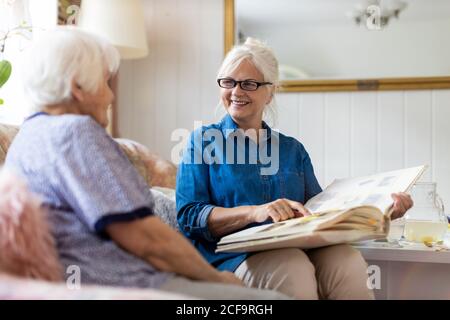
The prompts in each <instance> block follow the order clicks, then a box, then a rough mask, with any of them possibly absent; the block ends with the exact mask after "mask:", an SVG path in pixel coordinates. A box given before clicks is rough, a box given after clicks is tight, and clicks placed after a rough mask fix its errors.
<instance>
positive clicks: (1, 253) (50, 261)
mask: <svg viewBox="0 0 450 320" xmlns="http://www.w3.org/2000/svg"><path fill="white" fill-rule="evenodd" d="M45 217H46V212H45V210H44V209H43V208H42V207H41V201H40V200H39V199H38V198H37V197H36V196H35V195H34V194H32V193H31V192H29V191H28V189H27V187H26V185H25V183H24V182H23V181H22V180H21V179H19V178H18V177H17V176H14V175H13V174H12V173H10V172H7V171H6V170H5V169H2V170H1V172H0V272H3V273H7V274H11V275H16V276H20V277H26V278H33V279H41V280H47V281H62V279H63V272H62V266H61V265H60V262H59V259H58V253H57V250H56V246H55V241H54V239H53V236H52V234H51V231H50V227H49V225H48V219H46V218H45Z"/></svg>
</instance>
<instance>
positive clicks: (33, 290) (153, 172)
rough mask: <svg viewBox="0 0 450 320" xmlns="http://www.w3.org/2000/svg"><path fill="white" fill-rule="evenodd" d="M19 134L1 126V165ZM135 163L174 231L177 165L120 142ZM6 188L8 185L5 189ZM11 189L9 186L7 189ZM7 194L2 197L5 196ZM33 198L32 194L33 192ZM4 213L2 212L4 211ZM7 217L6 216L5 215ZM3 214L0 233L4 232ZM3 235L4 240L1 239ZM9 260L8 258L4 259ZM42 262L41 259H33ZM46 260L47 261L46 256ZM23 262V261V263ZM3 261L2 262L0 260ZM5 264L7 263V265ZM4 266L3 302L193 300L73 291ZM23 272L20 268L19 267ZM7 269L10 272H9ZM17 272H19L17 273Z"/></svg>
mask: <svg viewBox="0 0 450 320" xmlns="http://www.w3.org/2000/svg"><path fill="white" fill-rule="evenodd" d="M18 131H19V128H18V127H16V126H10V125H5V124H0V166H1V165H2V164H3V163H4V160H5V157H6V154H7V152H8V148H9V146H10V145H11V142H12V140H13V139H14V137H15V135H16V134H17V132H18ZM116 141H117V143H118V144H119V145H120V146H121V148H122V150H123V151H124V152H125V154H126V155H127V157H128V158H129V160H130V161H131V163H132V164H133V165H134V166H135V167H136V169H137V170H138V172H139V173H140V174H141V175H142V177H143V178H144V179H145V181H146V182H147V183H148V185H149V187H150V188H151V191H152V194H153V195H154V197H155V213H156V214H157V215H158V216H160V218H161V219H162V220H163V221H165V222H166V223H167V224H169V225H170V226H172V227H173V228H177V223H176V211H175V201H174V200H175V192H174V188H175V178H176V170H177V168H176V166H175V165H174V164H173V163H171V162H170V161H167V160H164V159H162V158H161V157H159V156H158V155H156V154H153V153H151V152H150V151H149V150H148V149H147V148H146V147H144V146H143V145H141V144H139V143H137V142H135V141H132V140H127V139H116ZM3 187H4V186H3ZM6 188H8V186H7V187H6ZM5 193H6V194H8V192H4V193H3V194H0V200H1V197H4V194H5ZM30 195H31V193H30ZM0 210H1V209H0ZM3 218H4V215H3ZM1 219H2V215H0V232H2V230H3V232H5V231H4V230H5V229H2V223H1V222H2V221H1ZM1 238H2V237H1V235H0V240H1ZM1 257H3V259H5V256H1ZM33 258H34V259H37V260H39V258H41V257H33ZM42 259H44V258H43V257H42ZM19 261H20V260H19ZM0 262H1V261H0ZM3 265H4V264H3ZM1 267H2V264H1V263H0V300H3V299H190V298H191V297H187V296H184V295H178V294H172V293H167V292H163V291H161V290H155V289H137V288H136V289H134V288H116V287H102V286H82V288H80V289H74V288H70V286H67V285H66V283H64V282H62V281H59V282H58V281H56V282H55V281H47V280H46V279H42V277H41V278H40V279H39V277H37V278H38V279H36V277H33V276H28V277H26V276H24V275H23V274H20V272H19V271H17V270H14V269H11V268H9V269H5V268H4V269H2V268H1ZM16 269H20V268H16ZM5 270H7V271H5ZM15 271H17V272H15Z"/></svg>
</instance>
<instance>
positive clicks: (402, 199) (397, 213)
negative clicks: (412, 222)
mask: <svg viewBox="0 0 450 320" xmlns="http://www.w3.org/2000/svg"><path fill="white" fill-rule="evenodd" d="M391 197H392V199H394V206H393V209H394V210H393V211H392V214H391V220H394V219H398V218H401V217H403V215H404V214H405V212H406V211H408V210H409V209H410V208H411V207H412V206H413V204H414V203H413V201H412V199H411V196H410V195H409V194H407V193H404V192H399V193H393V194H391Z"/></svg>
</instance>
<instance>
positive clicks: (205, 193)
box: [176, 115, 322, 271]
mask: <svg viewBox="0 0 450 320" xmlns="http://www.w3.org/2000/svg"><path fill="white" fill-rule="evenodd" d="M262 125H263V129H264V130H265V132H264V133H265V134H263V135H262V136H263V139H260V142H259V145H257V144H256V143H255V142H253V141H252V140H250V139H249V138H248V137H247V138H245V137H244V136H243V135H239V131H241V130H240V129H239V128H238V126H237V124H236V123H235V122H234V121H233V119H232V118H231V117H230V116H229V115H226V116H225V117H224V118H223V119H222V121H220V122H219V123H217V124H213V125H210V126H204V127H202V128H201V129H197V130H195V131H194V132H193V133H192V134H191V136H190V139H189V142H188V145H187V148H186V150H185V152H184V154H183V160H182V162H181V164H180V166H179V169H178V174H177V192H176V199H177V211H178V223H179V226H180V229H181V231H182V232H183V233H184V235H185V236H186V237H188V238H189V239H190V240H191V241H192V243H193V245H194V246H195V247H196V248H197V249H198V250H199V251H200V252H201V253H202V255H203V256H204V257H205V259H206V260H207V261H208V262H209V263H211V264H212V265H213V266H214V267H216V268H218V269H219V270H228V271H234V270H235V269H236V268H237V267H238V266H239V265H240V264H241V263H242V262H243V261H244V260H245V259H246V258H247V257H248V256H249V255H250V254H249V253H215V249H216V245H217V242H218V240H219V239H218V238H215V237H214V236H212V234H211V233H210V232H209V230H208V225H207V220H208V216H209V214H210V213H211V211H212V209H213V208H214V207H216V206H217V207H223V208H233V207H238V206H243V205H261V204H265V203H268V202H272V201H275V200H277V199H280V198H286V199H290V200H295V201H298V202H301V203H305V202H306V201H308V200H309V199H310V198H311V197H313V196H315V195H316V194H318V193H320V192H321V191H322V189H321V187H320V185H319V183H318V182H317V179H316V177H315V175H314V170H313V167H312V164H311V160H310V158H309V155H308V153H307V152H306V150H305V148H304V147H303V145H302V144H301V143H300V142H299V141H297V140H296V139H294V138H292V137H287V136H285V135H283V134H281V133H278V132H276V131H274V130H271V129H270V128H269V127H268V126H267V124H266V123H264V122H263V124H262ZM239 137H241V138H242V137H244V138H243V139H239ZM227 142H228V144H227ZM230 146H231V147H230ZM258 146H259V147H260V152H259V153H258V152H255V150H256V149H258ZM240 152H241V153H240ZM239 155H241V158H240V156H239ZM243 155H245V161H244V158H243ZM276 155H277V156H278V157H277V156H276ZM232 160H234V161H232ZM268 160H270V161H268ZM269 222H270V221H266V222H264V223H269ZM255 225H257V224H251V225H248V226H246V228H248V227H251V226H255ZM236 231H238V230H236Z"/></svg>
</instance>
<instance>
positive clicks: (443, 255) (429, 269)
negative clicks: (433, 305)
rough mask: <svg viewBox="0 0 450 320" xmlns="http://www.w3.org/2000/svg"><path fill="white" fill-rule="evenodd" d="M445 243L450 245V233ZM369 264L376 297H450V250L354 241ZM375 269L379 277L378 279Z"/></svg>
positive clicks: (421, 245)
mask: <svg viewBox="0 0 450 320" xmlns="http://www.w3.org/2000/svg"><path fill="white" fill-rule="evenodd" d="M445 245H446V246H447V247H448V248H450V233H447V237H446V239H445ZM354 247H356V248H357V249H358V250H360V251H361V253H362V255H363V256H364V258H365V259H366V261H367V263H368V265H369V268H371V269H369V271H370V272H369V276H370V277H371V283H372V284H375V286H377V287H376V288H374V292H375V296H376V298H377V299H450V250H445V251H436V249H435V248H428V247H427V246H425V245H423V244H418V245H404V246H399V245H395V244H389V243H387V242H384V241H383V242H381V241H371V242H365V243H360V244H355V245H354ZM376 273H378V274H379V278H378V279H376V278H375V277H376V276H377V275H376Z"/></svg>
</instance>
